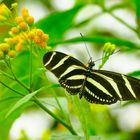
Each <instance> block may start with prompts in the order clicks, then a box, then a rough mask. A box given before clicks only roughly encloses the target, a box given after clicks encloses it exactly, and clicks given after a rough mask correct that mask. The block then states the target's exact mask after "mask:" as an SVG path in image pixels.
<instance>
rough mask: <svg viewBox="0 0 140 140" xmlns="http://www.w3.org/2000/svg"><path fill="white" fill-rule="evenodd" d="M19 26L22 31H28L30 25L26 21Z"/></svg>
mask: <svg viewBox="0 0 140 140" xmlns="http://www.w3.org/2000/svg"><path fill="white" fill-rule="evenodd" d="M19 26H20V28H21V29H22V30H27V29H28V25H27V23H26V22H24V21H22V22H20V24H19Z"/></svg>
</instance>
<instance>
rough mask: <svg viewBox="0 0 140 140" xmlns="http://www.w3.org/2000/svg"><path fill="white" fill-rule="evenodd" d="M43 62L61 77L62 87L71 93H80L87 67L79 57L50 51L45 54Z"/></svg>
mask: <svg viewBox="0 0 140 140" xmlns="http://www.w3.org/2000/svg"><path fill="white" fill-rule="evenodd" d="M43 63H44V66H45V67H46V69H48V70H49V71H51V72H52V73H53V74H55V76H56V77H57V78H58V79H59V82H60V84H61V86H62V87H64V88H65V89H66V90H67V91H68V92H69V93H70V94H73V95H76V94H78V93H79V91H80V88H81V86H82V83H83V75H84V74H85V72H86V67H85V65H84V64H82V63H81V62H80V61H78V60H77V59H75V58H73V57H72V56H70V55H66V54H64V53H61V52H56V51H53V52H48V53H46V54H45V55H44V58H43Z"/></svg>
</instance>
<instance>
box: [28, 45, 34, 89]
mask: <svg viewBox="0 0 140 140" xmlns="http://www.w3.org/2000/svg"><path fill="white" fill-rule="evenodd" d="M32 49H33V47H32V44H31V45H30V74H29V77H30V85H29V87H30V91H32Z"/></svg>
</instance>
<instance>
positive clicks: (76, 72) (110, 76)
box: [43, 51, 140, 104]
mask: <svg viewBox="0 0 140 140" xmlns="http://www.w3.org/2000/svg"><path fill="white" fill-rule="evenodd" d="M43 62H44V66H45V67H46V69H48V70H50V71H51V72H52V73H54V74H55V75H56V77H57V78H58V79H59V82H60V84H61V86H62V87H64V88H65V89H66V90H67V91H68V92H69V93H70V94H72V95H76V94H78V93H79V95H80V97H82V96H84V97H85V98H86V99H87V100H88V101H89V102H91V103H97V104H112V103H115V102H117V101H119V100H121V101H125V100H136V99H140V80H138V79H136V78H133V77H129V76H126V75H123V74H119V73H115V72H110V71H104V70H92V71H87V67H85V65H84V64H82V63H81V62H80V61H78V60H77V59H75V58H73V57H71V56H69V55H66V54H64V53H60V52H55V51H54V52H48V53H47V54H45V56H44V58H43ZM83 83H84V84H83Z"/></svg>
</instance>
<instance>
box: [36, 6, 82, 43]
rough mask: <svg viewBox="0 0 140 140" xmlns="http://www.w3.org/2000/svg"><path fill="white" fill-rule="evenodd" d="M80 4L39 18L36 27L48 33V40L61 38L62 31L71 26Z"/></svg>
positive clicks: (52, 40)
mask: <svg viewBox="0 0 140 140" xmlns="http://www.w3.org/2000/svg"><path fill="white" fill-rule="evenodd" d="M81 7H82V6H81V5H80V6H76V7H74V8H72V9H70V10H67V11H63V12H55V13H52V14H50V15H49V16H47V17H45V18H43V19H41V20H39V21H38V22H37V23H36V27H37V28H40V29H42V30H43V31H44V32H45V33H48V34H49V38H50V40H49V41H50V42H54V41H58V40H60V39H62V38H63V36H64V33H65V32H66V31H67V30H68V29H69V28H70V27H71V26H72V24H73V20H74V17H75V16H76V14H77V13H78V11H79V10H80V8H81Z"/></svg>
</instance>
